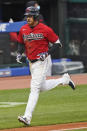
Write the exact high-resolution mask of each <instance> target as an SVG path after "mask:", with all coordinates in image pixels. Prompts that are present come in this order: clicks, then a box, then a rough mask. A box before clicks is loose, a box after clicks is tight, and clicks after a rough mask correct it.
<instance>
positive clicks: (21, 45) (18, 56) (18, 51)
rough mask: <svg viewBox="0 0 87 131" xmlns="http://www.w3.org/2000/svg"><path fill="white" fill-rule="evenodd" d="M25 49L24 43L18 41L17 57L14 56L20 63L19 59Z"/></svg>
mask: <svg viewBox="0 0 87 131" xmlns="http://www.w3.org/2000/svg"><path fill="white" fill-rule="evenodd" d="M24 51H25V47H24V44H21V43H18V50H17V57H16V61H17V62H18V63H22V62H21V59H22V53H23V52H24Z"/></svg>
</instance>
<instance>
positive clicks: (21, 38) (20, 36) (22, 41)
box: [17, 29, 24, 44]
mask: <svg viewBox="0 0 87 131" xmlns="http://www.w3.org/2000/svg"><path fill="white" fill-rule="evenodd" d="M17 40H18V42H19V43H21V44H23V43H24V40H23V35H22V30H21V29H20V32H19V34H18V38H17Z"/></svg>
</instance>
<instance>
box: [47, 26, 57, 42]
mask: <svg viewBox="0 0 87 131" xmlns="http://www.w3.org/2000/svg"><path fill="white" fill-rule="evenodd" d="M47 39H48V41H49V42H51V43H54V42H56V41H57V40H58V39H59V36H58V35H56V33H55V32H54V31H53V30H52V29H51V28H50V27H49V28H48V34H47Z"/></svg>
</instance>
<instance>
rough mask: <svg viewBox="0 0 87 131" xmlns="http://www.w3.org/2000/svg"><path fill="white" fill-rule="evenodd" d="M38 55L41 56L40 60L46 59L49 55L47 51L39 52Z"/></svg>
mask: <svg viewBox="0 0 87 131" xmlns="http://www.w3.org/2000/svg"><path fill="white" fill-rule="evenodd" d="M38 56H39V58H38V59H39V60H41V61H44V60H45V59H46V57H47V56H48V53H47V52H44V53H40V54H38Z"/></svg>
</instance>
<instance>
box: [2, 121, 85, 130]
mask: <svg viewBox="0 0 87 131" xmlns="http://www.w3.org/2000/svg"><path fill="white" fill-rule="evenodd" d="M76 129H87V122H81V123H69V124H59V125H49V126H36V127H25V128H24V127H23V128H14V129H5V130H0V131H74V130H76Z"/></svg>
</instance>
